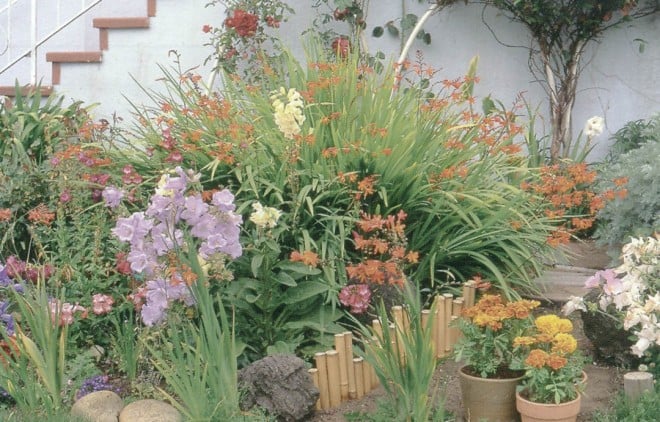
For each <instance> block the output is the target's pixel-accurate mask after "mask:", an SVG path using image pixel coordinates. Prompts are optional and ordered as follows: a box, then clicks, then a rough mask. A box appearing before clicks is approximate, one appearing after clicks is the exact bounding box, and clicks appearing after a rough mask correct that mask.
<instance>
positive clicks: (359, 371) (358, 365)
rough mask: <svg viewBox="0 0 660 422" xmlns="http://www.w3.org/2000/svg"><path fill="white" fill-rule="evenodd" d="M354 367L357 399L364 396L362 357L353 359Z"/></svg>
mask: <svg viewBox="0 0 660 422" xmlns="http://www.w3.org/2000/svg"><path fill="white" fill-rule="evenodd" d="M353 366H354V368H355V386H356V388H357V396H356V398H357V399H361V398H362V397H364V365H363V359H362V358H355V359H353Z"/></svg>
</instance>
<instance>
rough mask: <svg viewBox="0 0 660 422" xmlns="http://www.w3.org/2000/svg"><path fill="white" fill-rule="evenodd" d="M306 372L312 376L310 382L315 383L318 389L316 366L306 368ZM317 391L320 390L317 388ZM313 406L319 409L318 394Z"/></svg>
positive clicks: (319, 400)
mask: <svg viewBox="0 0 660 422" xmlns="http://www.w3.org/2000/svg"><path fill="white" fill-rule="evenodd" d="M307 372H308V373H309V375H311V376H312V382H313V383H314V385H315V386H316V388H317V389H318V388H319V370H318V368H309V369H308V370H307ZM319 391H320V390H319ZM315 408H316V410H321V399H320V396H319V399H318V400H316V406H315Z"/></svg>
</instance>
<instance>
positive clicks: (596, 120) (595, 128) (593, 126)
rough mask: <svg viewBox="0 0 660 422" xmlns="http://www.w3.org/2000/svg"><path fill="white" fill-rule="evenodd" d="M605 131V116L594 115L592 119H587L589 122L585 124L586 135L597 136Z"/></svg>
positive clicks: (590, 137)
mask: <svg viewBox="0 0 660 422" xmlns="http://www.w3.org/2000/svg"><path fill="white" fill-rule="evenodd" d="M601 133H603V118H602V117H600V116H594V117H592V118H591V119H589V120H587V123H586V124H585V125H584V135H585V136H586V137H587V138H589V139H592V138H595V137H596V136H599V135H600V134H601Z"/></svg>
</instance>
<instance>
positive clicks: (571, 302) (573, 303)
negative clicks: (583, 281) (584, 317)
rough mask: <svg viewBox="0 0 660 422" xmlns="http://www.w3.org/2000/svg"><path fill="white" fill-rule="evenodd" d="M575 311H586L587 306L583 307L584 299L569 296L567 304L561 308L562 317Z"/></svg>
mask: <svg viewBox="0 0 660 422" xmlns="http://www.w3.org/2000/svg"><path fill="white" fill-rule="evenodd" d="M577 310H580V311H584V312H586V311H587V305H585V303H584V299H583V298H582V297H581V296H571V297H570V298H569V299H568V302H566V303H565V304H564V306H563V307H562V308H561V312H562V313H563V314H564V315H570V314H572V313H573V312H575V311H577Z"/></svg>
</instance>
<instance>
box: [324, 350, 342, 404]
mask: <svg viewBox="0 0 660 422" xmlns="http://www.w3.org/2000/svg"><path fill="white" fill-rule="evenodd" d="M325 356H326V365H327V367H328V392H329V396H330V408H334V407H337V406H339V405H340V404H341V385H339V353H338V352H337V351H336V350H328V351H327V352H325Z"/></svg>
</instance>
